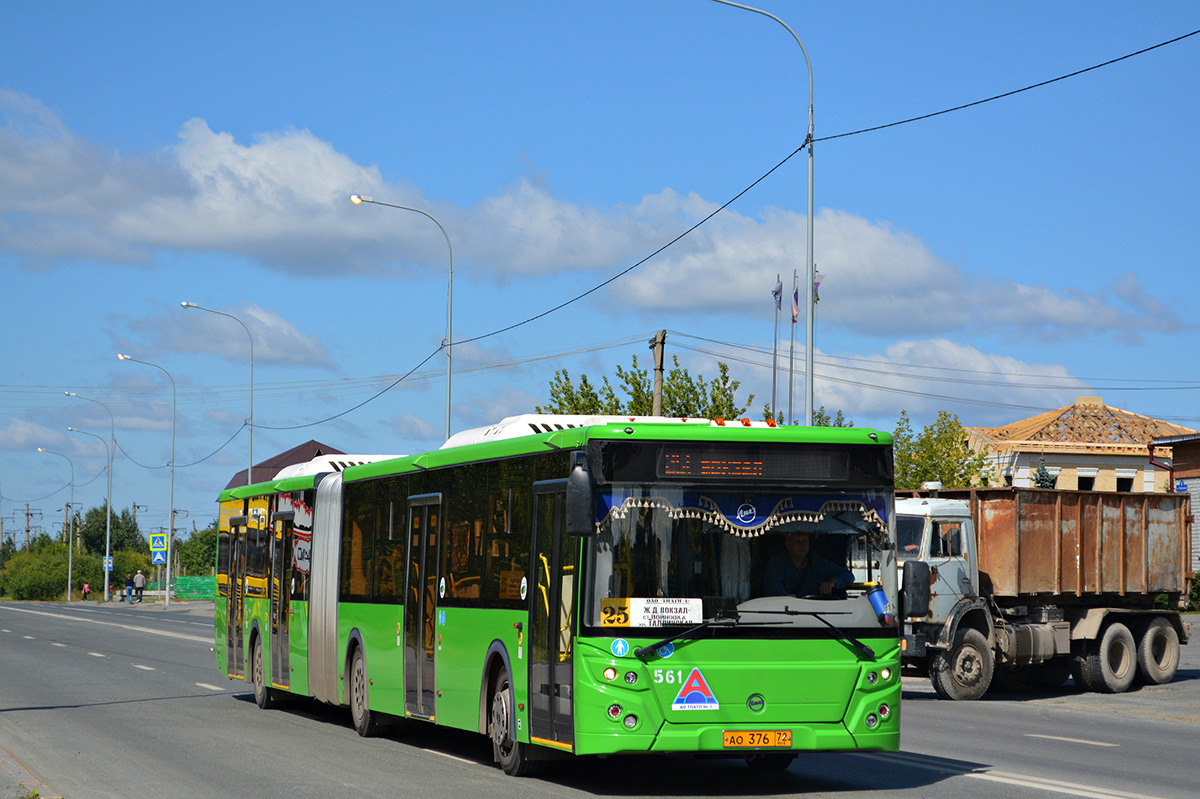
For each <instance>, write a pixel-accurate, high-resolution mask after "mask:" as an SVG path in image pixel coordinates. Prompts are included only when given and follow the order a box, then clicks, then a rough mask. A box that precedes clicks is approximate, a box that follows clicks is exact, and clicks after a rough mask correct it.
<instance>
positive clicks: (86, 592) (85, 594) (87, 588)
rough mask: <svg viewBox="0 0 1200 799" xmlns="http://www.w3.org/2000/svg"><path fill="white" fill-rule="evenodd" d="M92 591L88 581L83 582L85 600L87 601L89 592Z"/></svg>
mask: <svg viewBox="0 0 1200 799" xmlns="http://www.w3.org/2000/svg"><path fill="white" fill-rule="evenodd" d="M90 593H92V587H91V586H90V585H88V584H87V583H84V584H83V601H84V602H87V598H88V594H90Z"/></svg>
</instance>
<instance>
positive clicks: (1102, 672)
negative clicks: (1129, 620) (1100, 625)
mask: <svg viewBox="0 0 1200 799" xmlns="http://www.w3.org/2000/svg"><path fill="white" fill-rule="evenodd" d="M1081 670H1082V672H1083V682H1084V684H1085V685H1087V687H1088V689H1089V690H1092V691H1098V692H1100V693H1106V694H1119V693H1124V692H1125V691H1128V690H1129V686H1130V685H1132V684H1133V677H1134V674H1136V673H1137V655H1136V654H1135V648H1134V645H1133V633H1131V632H1129V628H1128V627H1126V626H1125V625H1124V624H1121V622H1119V621H1117V622H1113V623H1112V624H1110V625H1108V626H1107V627H1105V628H1104V634H1103V635H1101V636H1100V637H1099V638H1098V639H1096V640H1094V641H1091V642H1090V643H1089V644H1088V651H1087V655H1086V656H1085V657H1084V659H1083V663H1082V664H1081Z"/></svg>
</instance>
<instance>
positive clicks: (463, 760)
mask: <svg viewBox="0 0 1200 799" xmlns="http://www.w3.org/2000/svg"><path fill="white" fill-rule="evenodd" d="M421 751H422V752H428V753H429V754H431V755H441V756H442V757H445V758H449V759H450V760H457V761H458V762H459V763H467V764H469V765H472V766H477V765H479V761H478V760H468V759H467V758H465V757H456V756H454V755H448V754H446V753H445V752H439V751H437V750H435V749H422V750H421Z"/></svg>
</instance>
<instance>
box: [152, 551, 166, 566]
mask: <svg viewBox="0 0 1200 799" xmlns="http://www.w3.org/2000/svg"><path fill="white" fill-rule="evenodd" d="M150 562H151V563H152V564H154V565H155V566H157V565H159V564H165V563H166V562H167V553H166V552H163V551H162V550H161V549H156V550H154V551H153V552H151V553H150Z"/></svg>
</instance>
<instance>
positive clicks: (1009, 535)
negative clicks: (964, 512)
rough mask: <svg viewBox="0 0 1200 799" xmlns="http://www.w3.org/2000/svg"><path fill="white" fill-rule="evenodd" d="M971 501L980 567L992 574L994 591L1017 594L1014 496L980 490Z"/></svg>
mask: <svg viewBox="0 0 1200 799" xmlns="http://www.w3.org/2000/svg"><path fill="white" fill-rule="evenodd" d="M972 505H973V513H972V514H971V515H972V516H973V517H974V520H975V527H976V531H975V535H976V541H977V543H978V548H979V571H980V573H981V574H986V575H987V576H988V577H990V578H991V583H992V593H993V595H995V596H1016V595H1017V593H1018V590H1017V589H1018V586H1017V572H1018V569H1017V564H1018V562H1019V561H1018V557H1019V549H1018V544H1017V503H1016V497H1015V496H1013V495H1009V496H1004V495H995V494H992V493H991V492H984V491H980V492H977V496H976V498H975V501H974V502H973V503H972Z"/></svg>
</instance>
